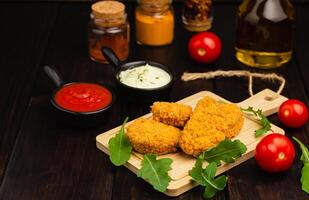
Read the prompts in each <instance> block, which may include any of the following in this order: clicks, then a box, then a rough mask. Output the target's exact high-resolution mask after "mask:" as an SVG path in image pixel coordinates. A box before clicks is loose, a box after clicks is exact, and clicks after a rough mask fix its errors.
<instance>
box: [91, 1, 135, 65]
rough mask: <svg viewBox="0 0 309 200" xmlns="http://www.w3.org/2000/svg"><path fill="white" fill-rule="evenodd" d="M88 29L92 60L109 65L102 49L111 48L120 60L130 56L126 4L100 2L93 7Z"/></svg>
mask: <svg viewBox="0 0 309 200" xmlns="http://www.w3.org/2000/svg"><path fill="white" fill-rule="evenodd" d="M91 9H92V13H91V15H90V17H91V21H90V23H89V29H88V45H89V56H90V58H91V59H92V60H94V61H96V62H100V63H107V60H106V59H105V58H104V56H103V55H102V53H101V47H102V46H106V47H109V48H111V49H112V50H113V51H114V52H115V53H116V55H117V56H118V57H119V59H120V60H122V61H123V60H125V59H127V58H128V55H129V38H130V30H129V23H128V21H127V14H126V12H125V6H124V4H122V3H120V2H118V1H99V2H97V3H94V4H93V5H92V6H91Z"/></svg>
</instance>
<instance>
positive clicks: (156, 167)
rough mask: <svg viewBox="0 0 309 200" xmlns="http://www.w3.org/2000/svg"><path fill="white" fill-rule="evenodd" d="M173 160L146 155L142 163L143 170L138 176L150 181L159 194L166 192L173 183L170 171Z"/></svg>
mask: <svg viewBox="0 0 309 200" xmlns="http://www.w3.org/2000/svg"><path fill="white" fill-rule="evenodd" d="M172 162H173V160H172V159H170V158H161V159H159V160H157V156H156V155H153V154H145V155H144V159H143V161H142V168H141V169H140V170H139V171H138V172H137V176H138V177H140V178H142V179H144V180H146V181H148V182H149V183H150V184H151V185H152V186H153V187H154V189H156V190H158V191H159V192H165V191H166V188H167V186H168V184H169V182H170V181H171V177H169V175H168V171H169V170H171V169H172V168H171V164H172Z"/></svg>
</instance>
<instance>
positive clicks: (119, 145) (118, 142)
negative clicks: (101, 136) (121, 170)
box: [108, 117, 132, 166]
mask: <svg viewBox="0 0 309 200" xmlns="http://www.w3.org/2000/svg"><path fill="white" fill-rule="evenodd" d="M128 119H129V118H128V117H127V118H126V119H125V120H124V122H123V124H122V126H121V129H120V130H119V132H118V134H117V135H116V136H115V137H113V138H111V139H110V140H109V141H108V149H109V159H110V160H111V161H112V163H113V164H114V165H116V166H120V165H123V164H125V163H126V162H127V161H128V160H129V159H130V157H131V151H132V146H131V143H130V141H129V139H128V138H127V137H126V135H125V132H124V126H125V124H126V123H127V121H128Z"/></svg>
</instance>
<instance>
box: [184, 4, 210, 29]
mask: <svg viewBox="0 0 309 200" xmlns="http://www.w3.org/2000/svg"><path fill="white" fill-rule="evenodd" d="M211 8H212V0H185V6H184V11H183V15H182V22H183V24H184V26H185V28H186V29H187V30H189V31H195V32H200V31H207V30H209V29H210V28H211V24H212V17H211Z"/></svg>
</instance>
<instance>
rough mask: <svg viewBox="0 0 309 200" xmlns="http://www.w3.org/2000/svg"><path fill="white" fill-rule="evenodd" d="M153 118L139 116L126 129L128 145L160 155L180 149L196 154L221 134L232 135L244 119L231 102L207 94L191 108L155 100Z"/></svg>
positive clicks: (217, 139) (221, 136) (214, 141)
mask: <svg viewBox="0 0 309 200" xmlns="http://www.w3.org/2000/svg"><path fill="white" fill-rule="evenodd" d="M151 112H152V115H153V119H144V118H139V119H137V120H135V121H134V122H133V123H132V124H130V125H129V126H128V127H127V129H126V135H127V137H128V139H129V140H130V142H131V144H132V147H133V149H134V150H135V151H137V152H139V153H143V154H146V153H151V154H156V155H163V154H168V153H173V152H176V151H177V150H178V148H179V147H180V149H181V150H182V151H183V152H184V153H186V154H188V155H193V156H198V155H199V154H201V153H202V152H204V151H206V150H208V149H209V148H211V147H214V146H216V145H217V144H218V143H220V142H221V141H222V140H224V139H225V138H232V137H234V136H236V135H237V134H238V133H239V132H240V129H241V127H242V126H243V123H244V117H243V115H242V112H241V110H240V109H239V108H238V107H237V106H236V105H234V104H230V103H223V102H220V101H217V100H215V99H213V98H211V97H208V96H206V97H204V98H202V99H201V100H199V101H198V103H197V105H196V106H195V108H194V110H193V111H192V108H191V106H188V105H183V104H180V103H169V102H155V103H154V104H153V105H152V107H151Z"/></svg>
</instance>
